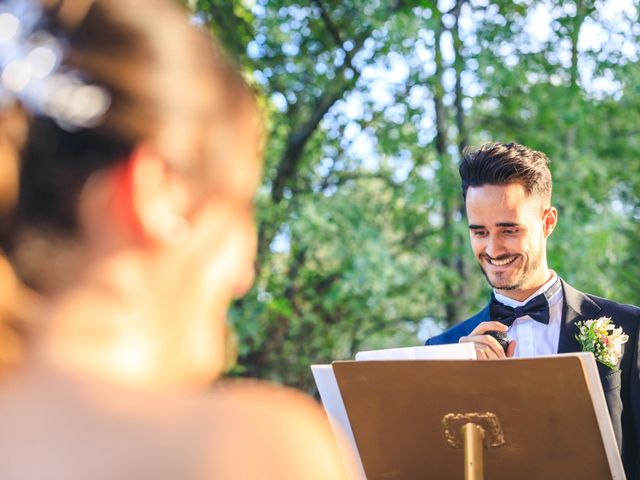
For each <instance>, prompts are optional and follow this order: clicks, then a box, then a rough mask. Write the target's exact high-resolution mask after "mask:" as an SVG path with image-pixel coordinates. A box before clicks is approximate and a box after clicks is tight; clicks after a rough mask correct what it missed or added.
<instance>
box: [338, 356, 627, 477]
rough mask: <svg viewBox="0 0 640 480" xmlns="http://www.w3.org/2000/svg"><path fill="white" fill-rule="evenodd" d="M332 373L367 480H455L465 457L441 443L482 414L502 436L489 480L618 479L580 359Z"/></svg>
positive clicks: (397, 365) (374, 365) (440, 363)
mask: <svg viewBox="0 0 640 480" xmlns="http://www.w3.org/2000/svg"><path fill="white" fill-rule="evenodd" d="M588 360H591V362H593V360H592V359H588ZM590 368H591V367H590ZM593 368H595V365H593ZM333 370H334V373H335V376H336V379H337V382H338V385H339V387H340V392H341V395H342V400H343V402H344V405H345V407H346V410H347V413H348V417H349V423H350V424H351V428H352V430H353V434H354V436H355V440H356V443H357V447H358V451H359V454H360V458H361V460H362V464H363V466H364V469H365V472H366V475H367V479H368V480H383V479H384V480H388V479H402V480H411V479H437V480H440V479H442V480H446V479H456V480H459V479H461V478H462V477H463V467H462V465H463V463H462V461H463V450H462V449H459V448H455V447H453V446H451V438H449V442H447V433H446V429H447V426H448V427H449V428H450V427H451V419H452V418H455V415H456V414H474V413H476V414H484V413H487V412H489V413H492V414H494V415H495V417H497V419H498V422H499V424H500V425H499V427H500V428H501V431H502V433H503V435H504V444H503V445H501V446H494V447H489V448H485V450H484V471H485V478H487V479H488V480H501V479H504V480H513V479H516V478H517V479H519V480H525V479H532V480H533V479H544V480H549V479H563V480H569V479H576V480H578V479H579V480H604V479H612V478H613V479H614V480H617V479H623V478H624V473H620V472H622V464H621V462H620V461H619V457H618V458H617V459H616V458H613V460H612V457H613V456H612V454H611V448H612V447H611V445H609V446H608V449H609V459H608V458H607V452H606V448H605V440H603V434H604V437H605V438H606V439H607V440H606V441H610V440H612V439H613V433H612V431H611V432H609V431H608V430H607V429H606V428H605V427H606V426H608V427H609V429H610V428H611V427H610V424H606V425H605V426H604V427H603V420H602V415H605V419H606V420H607V421H608V417H607V416H606V405H605V404H604V397H603V396H602V391H601V390H598V391H593V390H594V389H593V387H592V388H591V390H592V391H590V387H589V386H588V383H587V378H586V376H585V371H586V365H585V357H580V356H575V355H573V356H554V357H543V358H528V359H509V360H496V361H492V360H483V361H475V360H470V361H460V360H428V361H419V360H418V361H415V360H413V361H403V360H396V361H347V362H334V363H333ZM596 381H597V380H596ZM598 388H599V386H598ZM592 395H596V396H597V395H600V396H601V397H602V398H598V402H595V401H594V400H593V399H592ZM594 405H595V408H594ZM603 405H605V406H604V407H603ZM597 408H600V409H602V408H604V409H605V411H604V412H598V414H599V415H600V424H599V420H598V418H597V412H596V409H597ZM450 414H454V415H453V416H451V415H450ZM447 415H449V417H448V420H449V422H448V425H447V420H446V418H445V417H447ZM454 426H455V425H454ZM613 441H614V443H615V440H613ZM614 456H617V455H614ZM611 463H613V465H611ZM612 472H613V473H612Z"/></svg>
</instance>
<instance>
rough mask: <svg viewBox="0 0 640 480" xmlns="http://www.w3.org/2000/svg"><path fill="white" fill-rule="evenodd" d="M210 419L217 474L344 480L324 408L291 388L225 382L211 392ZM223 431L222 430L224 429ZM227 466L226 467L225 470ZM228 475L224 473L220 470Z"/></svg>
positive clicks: (242, 382) (260, 382) (242, 476)
mask: <svg viewBox="0 0 640 480" xmlns="http://www.w3.org/2000/svg"><path fill="white" fill-rule="evenodd" d="M208 403H209V406H210V410H209V415H210V418H211V420H212V421H213V422H214V423H215V427H214V428H213V429H212V431H213V432H215V433H214V435H215V436H216V437H218V436H220V437H219V438H218V439H217V440H219V441H216V442H215V443H216V444H217V445H220V444H221V443H220V442H222V445H223V447H222V449H220V448H219V449H218V450H217V454H216V455H215V457H216V458H218V459H219V457H220V456H224V457H225V458H224V460H220V459H219V460H218V461H217V462H212V464H211V465H212V468H214V469H215V470H216V472H215V473H216V474H218V475H220V476H224V475H223V474H233V476H234V478H247V479H249V478H278V479H282V480H286V479H292V480H293V479H300V478H306V479H310V480H311V479H318V480H320V479H329V478H330V479H336V480H338V479H343V478H345V479H346V478H351V476H350V475H348V474H347V473H346V472H345V468H344V466H343V462H342V461H341V459H340V455H339V453H338V447H337V443H336V440H335V438H334V436H333V434H332V431H331V428H330V426H329V423H328V420H327V417H326V415H325V414H324V411H323V410H322V408H321V407H320V405H319V404H318V403H317V402H316V401H315V400H314V399H313V398H312V397H310V396H308V395H306V394H303V393H301V392H299V391H297V390H293V389H291V388H286V387H281V386H276V385H272V384H270V383H267V382H262V381H256V380H225V381H222V382H219V383H218V384H217V385H216V386H215V387H214V388H213V389H212V391H211V393H210V395H209V398H208ZM221 426H222V428H220V427H221ZM214 440H215V439H214ZM223 466H224V467H223ZM222 467H223V468H225V469H229V470H225V471H220V470H219V468H222Z"/></svg>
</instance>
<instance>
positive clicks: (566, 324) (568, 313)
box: [558, 280, 600, 353]
mask: <svg viewBox="0 0 640 480" xmlns="http://www.w3.org/2000/svg"><path fill="white" fill-rule="evenodd" d="M560 282H561V283H562V294H563V295H564V305H563V306H562V325H561V326H560V340H559V341H558V353H569V352H579V351H580V344H579V343H578V341H577V340H576V332H577V328H576V326H575V325H576V322H579V321H582V320H589V319H592V318H595V315H596V314H597V313H598V312H599V311H600V307H599V306H598V305H596V303H595V302H594V301H593V300H591V299H590V298H589V297H587V296H586V295H585V294H584V293H582V292H579V291H578V290H576V289H575V288H573V287H572V286H571V285H569V284H568V283H566V282H565V281H564V280H560Z"/></svg>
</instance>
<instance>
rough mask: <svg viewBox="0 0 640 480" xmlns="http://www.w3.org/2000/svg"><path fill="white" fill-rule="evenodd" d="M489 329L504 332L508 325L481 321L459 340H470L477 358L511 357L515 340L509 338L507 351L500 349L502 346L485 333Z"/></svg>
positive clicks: (464, 341)
mask: <svg viewBox="0 0 640 480" xmlns="http://www.w3.org/2000/svg"><path fill="white" fill-rule="evenodd" d="M491 330H497V331H499V332H506V331H507V330H508V327H507V326H506V325H504V324H502V323H500V322H494V321H491V322H482V323H480V324H479V325H478V326H477V327H476V328H474V329H473V331H472V332H471V333H470V334H469V335H468V336H466V337H461V338H460V340H459V342H460V343H466V342H472V343H473V344H474V346H475V349H476V354H477V355H478V360H495V359H498V358H508V357H513V354H514V353H515V351H516V341H515V340H511V341H510V342H509V346H508V347H507V352H506V353H505V351H504V350H503V349H502V346H501V345H500V344H499V343H498V341H497V340H496V339H495V338H493V337H492V336H490V335H485V333H486V332H489V331H491Z"/></svg>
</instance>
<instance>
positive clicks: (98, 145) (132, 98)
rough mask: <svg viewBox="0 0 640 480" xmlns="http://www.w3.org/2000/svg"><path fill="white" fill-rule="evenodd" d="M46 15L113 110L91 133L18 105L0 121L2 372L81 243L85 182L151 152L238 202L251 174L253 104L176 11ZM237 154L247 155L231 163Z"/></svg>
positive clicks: (79, 9) (104, 6)
mask: <svg viewBox="0 0 640 480" xmlns="http://www.w3.org/2000/svg"><path fill="white" fill-rule="evenodd" d="M43 7H44V9H45V15H44V19H43V25H44V28H46V29H47V30H48V31H50V32H51V33H53V34H54V35H57V36H59V37H61V38H63V39H64V40H65V46H66V52H65V60H64V63H65V65H67V66H69V67H73V68H76V69H78V70H79V71H81V72H82V73H83V74H84V75H85V76H86V77H87V78H88V79H90V81H91V82H92V83H93V84H96V85H100V86H102V87H104V88H105V89H106V90H107V91H108V92H109V94H110V97H111V103H110V106H109V109H108V110H107V112H106V114H105V115H104V117H103V118H102V119H101V121H100V123H99V124H98V125H97V126H96V127H93V128H85V129H79V130H65V129H63V128H61V127H60V126H59V125H58V124H57V123H56V122H55V121H54V120H53V119H51V118H47V117H44V116H37V115H32V114H31V113H30V112H29V111H27V110H26V109H25V108H23V107H22V106H21V105H20V104H19V103H16V104H14V105H13V106H11V107H9V108H5V109H4V110H0V229H1V230H0V248H1V249H2V255H0V369H3V368H7V367H8V366H9V365H11V364H13V363H15V362H16V361H19V359H20V356H21V352H22V347H21V346H22V344H23V341H24V337H25V335H28V334H29V331H30V329H31V326H30V325H29V323H28V319H29V318H30V316H29V314H28V311H29V308H31V307H32V306H33V305H34V303H35V302H36V301H37V300H36V299H37V297H38V296H39V295H38V294H42V293H46V292H47V290H48V289H49V288H50V287H51V286H52V283H55V282H56V278H57V273H59V272H57V270H58V269H60V268H63V266H61V265H58V264H57V263H56V260H55V258H56V256H57V253H59V251H60V249H61V248H67V247H69V245H72V243H73V241H74V239H75V238H76V237H77V235H78V225H77V211H76V208H77V200H78V196H79V193H80V191H81V189H82V187H83V186H84V185H85V182H86V181H87V179H88V178H89V176H90V175H91V174H92V173H94V172H96V171H98V170H100V169H104V168H108V167H111V166H114V165H116V164H118V163H119V162H126V161H127V158H128V157H129V154H130V153H131V152H132V151H133V149H134V147H135V146H136V145H139V144H141V143H148V144H150V145H152V146H153V148H154V149H155V150H156V151H157V152H158V153H159V154H161V155H162V156H163V158H164V159H165V160H166V162H167V164H168V165H169V167H170V168H171V169H173V170H174V171H176V172H177V173H178V174H180V175H181V176H183V177H184V178H185V179H186V180H187V181H189V182H190V185H191V186H192V187H193V191H195V192H197V195H196V196H197V197H200V198H202V199H204V196H205V195H207V194H210V193H213V192H215V193H218V194H223V195H224V194H227V195H237V192H236V190H237V189H236V188H235V187H236V183H237V182H238V178H237V177H238V172H242V171H243V169H245V170H246V169H247V168H258V159H259V152H258V149H259V143H260V142H259V139H260V131H261V129H260V121H259V115H257V109H256V105H255V101H254V98H253V95H252V94H251V92H250V90H249V89H248V88H247V87H246V85H245V83H244V82H243V81H242V79H241V77H240V76H239V74H238V73H237V70H236V69H235V68H234V67H233V66H232V65H231V64H230V62H229V61H228V60H227V59H226V57H225V56H224V55H223V54H222V52H221V51H220V50H219V49H218V48H217V47H216V45H215V43H213V42H212V40H211V39H210V38H209V37H208V35H206V34H204V33H203V32H202V31H201V30H200V29H198V28H196V27H194V26H193V25H191V24H190V23H189V18H188V15H187V13H186V12H185V11H184V10H182V9H181V8H180V7H179V6H178V5H177V4H175V3H172V2H171V1H170V0H135V1H130V0H95V1H91V0H61V1H45V2H44V5H43ZM248 139H250V141H248ZM238 148H244V149H245V151H246V149H251V150H252V151H253V153H254V154H249V155H245V156H239V155H234V150H237V149H238ZM243 159H252V161H254V162H255V163H254V164H251V165H249V164H247V161H246V160H243ZM243 161H244V164H242V162H243ZM194 208H195V206H194Z"/></svg>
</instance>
